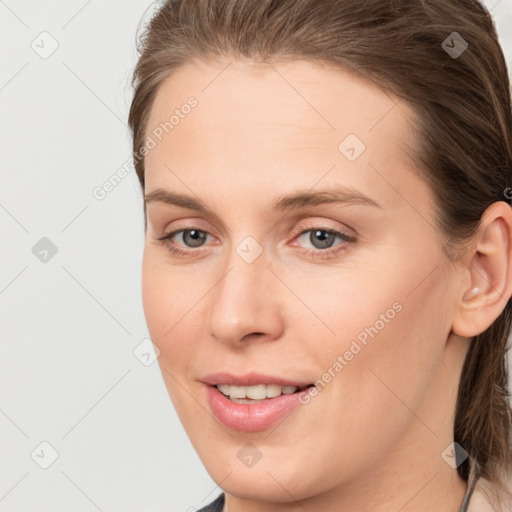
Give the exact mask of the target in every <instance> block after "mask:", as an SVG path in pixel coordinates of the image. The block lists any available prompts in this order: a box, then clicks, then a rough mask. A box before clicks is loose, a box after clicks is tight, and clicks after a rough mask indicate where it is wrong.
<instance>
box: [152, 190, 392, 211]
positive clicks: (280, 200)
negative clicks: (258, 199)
mask: <svg viewBox="0 0 512 512" xmlns="http://www.w3.org/2000/svg"><path fill="white" fill-rule="evenodd" d="M155 202H160V203H165V204H170V205H174V206H179V207H182V208H187V209H189V210H194V211H197V212H201V213H204V214H210V215H214V214H213V212H212V211H211V210H210V209H209V208H208V207H206V206H205V205H204V204H203V203H202V202H201V201H199V200H197V199H194V198H193V197H191V196H187V195H184V194H178V193H176V192H171V191H170V190H165V189H162V188H158V189H156V190H153V191H152V192H149V193H148V194H146V195H145V197H144V205H145V206H146V205H147V204H149V203H155ZM322 204H362V205H370V206H375V207H377V208H382V206H381V205H380V204H379V203H377V202H376V201H375V200H373V199H371V198H370V197H368V196H366V195H364V194H362V193H361V192H359V191H357V190H353V189H347V188H346V187H341V186H340V187H338V188H335V189H329V190H317V191H311V190H305V191H297V192H294V193H292V194H288V195H282V196H279V197H277V199H276V200H275V201H273V202H272V203H271V205H270V210H271V212H272V213H274V214H278V213H280V212H283V211H288V210H293V209H298V208H305V207H307V206H318V205H322Z"/></svg>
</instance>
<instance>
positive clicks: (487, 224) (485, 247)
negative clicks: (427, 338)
mask: <svg viewBox="0 0 512 512" xmlns="http://www.w3.org/2000/svg"><path fill="white" fill-rule="evenodd" d="M511 242H512V208H511V207H510V205H508V204H507V203H505V202H504V201H498V202H495V203H493V204H492V205H490V206H489V207H488V208H487V209H486V210H485V212H484V213H483V214H482V218H481V222H480V226H479V228H478V231H477V232H476V233H475V235H474V236H473V238H472V242H471V243H470V244H469V245H468V250H469V252H468V253H467V254H465V255H464V257H463V258H462V259H461V260H460V261H459V263H460V264H461V265H463V266H464V269H463V273H462V274H461V275H463V276H464V279H463V283H462V284H461V287H460V291H459V303H458V305H457V306H456V311H455V316H454V319H453V325H452V332H454V333H455V334H458V335H459V336H464V337H467V338H471V337H473V336H477V335H478V334H481V333H482V332H484V331H485V330H486V329H487V328H488V327H489V326H490V325H492V323H493V322H494V320H496V318H498V316H499V315H500V314H501V312H502V311H503V309H504V308H505V306H506V304H507V302H508V300H509V299H510V297H511V295H512V244H511Z"/></svg>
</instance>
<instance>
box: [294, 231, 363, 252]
mask: <svg viewBox="0 0 512 512" xmlns="http://www.w3.org/2000/svg"><path fill="white" fill-rule="evenodd" d="M295 239H296V240H299V241H302V244H303V243H310V244H311V245H312V246H313V249H311V248H306V249H305V250H303V251H302V252H303V253H305V254H308V255H311V256H318V257H321V258H326V257H332V256H334V255H336V254H337V253H338V252H340V251H342V250H345V249H346V248H347V245H348V243H354V242H355V241H356V239H355V238H354V237H352V236H349V235H347V234H345V233H343V232H341V231H336V230H334V229H329V228H324V227H315V228H310V229H306V230H302V231H301V232H300V233H299V235H298V236H297V237H295ZM336 239H338V240H340V241H341V243H338V244H337V245H334V248H333V244H334V243H335V241H336Z"/></svg>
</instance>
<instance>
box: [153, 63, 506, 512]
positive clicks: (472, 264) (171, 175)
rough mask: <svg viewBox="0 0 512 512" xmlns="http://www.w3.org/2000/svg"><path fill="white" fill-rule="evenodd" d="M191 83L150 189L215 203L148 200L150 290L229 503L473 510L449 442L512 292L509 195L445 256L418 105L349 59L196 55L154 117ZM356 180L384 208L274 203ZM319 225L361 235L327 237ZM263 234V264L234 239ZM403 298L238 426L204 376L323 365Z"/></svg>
mask: <svg viewBox="0 0 512 512" xmlns="http://www.w3.org/2000/svg"><path fill="white" fill-rule="evenodd" d="M228 64H229V65H228ZM226 66H227V67H226ZM190 96H194V97H195V98H196V99H197V100H198V105H197V106H196V107H195V108H194V109H193V110H192V111H191V112H190V114H188V115H187V116H185V117H184V118H183V119H180V122H179V124H178V125H176V126H175V127H174V129H173V130H172V131H171V132H170V133H169V134H168V135H166V136H164V137H163V139H162V141H161V142H159V143H158V144H157V145H156V147H155V148H153V149H152V150H151V151H150V152H149V154H148V155H147V157H146V194H148V193H150V192H153V191H155V190H156V189H159V188H161V189H166V190H170V191H173V192H177V193H182V194H187V195H189V196H191V197H193V198H194V199H196V200H199V201H201V202H202V203H203V204H204V205H206V206H207V207H208V208H209V209H210V210H211V212H212V213H211V214H205V213H198V212H196V211H193V210H189V209H187V208H183V207H177V206H173V205H169V204H165V203H163V202H158V201H153V202H148V203H147V215H148V225H147V232H146V242H145V248H144V258H143V303H144V311H145V315H146V320H147V324H148V328H149V331H150V335H151V338H152V340H153V342H154V343H155V345H157V346H158V347H159V349H160V351H161V354H160V357H159V359H158V361H159V364H160V367H161V370H162V374H163V377H164V380H165V383H166V386H167V389H168V392H169V395H170V397H171V399H172V401H173V403H174V406H175V408H176V410H177V413H178V415H179V417H180V419H181V421H182V423H183V425H184V427H185V429H186V431H187V433H188V435H189V437H190V440H191V442H192V443H193V445H194V447H195V449H196V450H197V452H198V454H199V456H200V458H201V460H202V461H203V463H204V465H205V467H206V469H207V470H208V472H209V473H210V475H211V476H212V478H213V479H214V480H215V481H216V482H217V483H218V484H219V485H220V486H221V487H222V489H223V490H224V491H225V492H226V504H227V509H228V510H229V512H239V511H242V510H243V511H260V510H265V511H281V510H282V511H299V510H307V511H308V512H315V511H320V510H322V511H324V512H325V511H335V510H336V511H340V510H358V511H372V512H391V511H393V512H396V511H398V510H401V511H405V512H407V511H416V512H421V511H431V510H436V511H440V512H444V511H446V512H449V511H450V512H456V511H457V510H458V508H459V506H460V504H461V502H462V499H463V496H464V493H465V491H466V484H465V482H463V481H462V480H461V479H459V478H458V476H457V473H456V470H454V469H452V468H451V467H450V466H449V465H448V464H447V463H446V462H445V461H444V460H443V458H442V457H441V454H442V452H443V450H445V448H446V447H447V446H448V445H449V444H450V443H451V442H452V441H453V423H454V414H455V404H456V397H457V386H458V382H459V379H460V374H461V370H462V365H463V361H464V357H465V355H466V352H467V349H468V346H469V343H470V341H469V339H468V338H470V337H471V336H474V335H476V334H478V333H480V332H482V331H483V330H485V329H486V328H487V327H488V326H489V325H490V324H491V323H492V322H493V321H494V319H495V318H496V317H497V316H498V315H499V313H500V312H501V311H502V310H503V308H504V306H505V304H506V299H507V298H508V297H510V295H511V293H512V291H511V278H510V263H511V252H510V234H511V227H510V226H511V225H512V221H511V213H510V208H509V207H508V205H507V204H506V203H504V202H499V203H495V204H494V205H492V207H490V208H489V209H488V210H487V211H486V212H485V214H484V219H483V222H482V225H481V226H480V230H479V231H478V233H477V235H475V237H474V239H473V240H471V242H470V243H469V244H468V246H467V249H466V251H465V252H464V253H463V257H462V258H460V259H457V261H451V260H450V259H448V258H447V256H446V252H445V251H443V239H442V237H441V235H440V233H439V231H438V230H437V229H436V228H435V222H434V202H433V195H432V193H431V191H430V189H429V187H428V186H427V185H426V183H425V182H424V181H422V180H421V179H420V178H419V177H418V173H417V172H416V171H415V169H414V164H413V162H412V161H411V160H410V159H409V158H408V157H407V149H408V148H414V140H413V135H412V131H411V123H413V122H414V112H413V111H412V109H411V108H410V107H409V106H407V105H406V104H405V103H404V102H397V98H395V97H391V96H389V95H387V94H385V93H384V92H382V91H381V90H380V89H379V88H377V87H376V86H375V85H373V84H370V83H368V82H366V81H363V80H362V79H360V78H358V77H356V76H355V75H353V74H352V73H349V72H348V71H344V70H340V69H337V68H333V67H329V66H328V65H322V64H321V63H318V62H316V63H310V62H305V61H297V62H293V63H292V62H280V63H276V62H273V63H272V64H270V63H264V64H255V63H254V62H252V61H242V60H232V59H226V60H224V61H222V62H218V63H213V62H212V63H202V62H201V63H200V62H196V63H191V64H189V65H187V66H185V67H183V68H180V69H179V70H178V71H177V72H175V73H174V74H173V75H172V76H170V77H169V78H168V80H167V81H166V82H164V84H163V85H162V86H161V88H160V89H159V92H158V94H157V96H156V99H155V102H154V104H153V107H152V110H151V115H150V119H149V122H148V129H147V133H148V134H149V133H150V130H151V128H152V127H155V126H157V125H158V124H159V123H161V122H165V121H166V120H167V119H168V118H169V115H170V113H172V111H173V109H175V108H179V106H180V105H182V104H184V103H185V102H186V100H187V98H189V97H190ZM349 134H356V135H357V137H358V138H359V139H360V140H361V141H363V142H364V144H365V146H366V149H365V150H364V151H363V152H362V154H361V155H360V156H359V157H358V158H357V159H356V160H354V161H350V160H349V159H347V158H346V157H345V156H344V154H343V153H342V152H340V150H339V148H338V147H339V145H340V143H341V142H342V141H343V140H344V139H345V138H346V137H347V135H349ZM340 186H343V187H348V188H350V189H355V190H358V191H359V192H360V193H362V194H365V195H366V196H368V197H370V198H371V199H372V200H373V201H375V202H376V203H378V204H379V205H380V207H377V206H372V205H367V204H329V205H316V206H315V205H313V206H308V207H306V208H297V209H293V210H291V211H288V212H279V213H277V214H276V213H273V212H272V211H271V209H270V206H269V205H270V204H271V202H272V201H274V200H275V199H276V198H277V197H279V196H281V195H285V194H290V193H293V192H296V191H298V190H301V191H311V190H312V191H318V190H323V189H332V188H334V187H340ZM180 229H196V230H203V231H205V232H207V233H209V235H207V237H206V239H205V241H204V243H203V245H202V246H199V247H195V246H193V245H192V246H191V241H190V240H191V239H190V238H189V237H185V238H184V237H183V234H184V233H183V232H181V233H178V234H177V235H175V236H174V238H173V239H172V240H169V241H167V243H163V242H161V241H159V240H158V238H161V237H163V236H165V235H166V234H168V233H171V232H173V231H177V230H180ZM308 229H309V230H313V231H307V232H306V233H305V234H301V233H304V232H305V231H306V230H308ZM318 229H332V230H336V231H339V232H341V233H345V234H347V235H349V236H351V237H354V238H355V239H356V240H355V241H354V242H347V241H344V240H343V239H340V238H339V237H335V238H334V239H333V240H332V244H331V247H327V248H325V249H322V248H321V247H322V246H321V242H320V241H319V239H318V238H314V236H313V235H314V233H315V231H316V230H318ZM248 236H251V237H253V238H254V239H255V240H256V241H257V242H258V244H259V245H260V246H261V249H262V253H261V255H260V256H259V257H258V258H257V259H256V260H255V261H254V262H252V263H247V262H246V261H245V260H244V259H243V258H242V257H241V256H240V255H239V253H237V250H236V249H237V246H238V245H239V244H240V243H241V242H242V241H243V240H244V239H245V238H246V237H248ZM311 237H313V238H311ZM187 244H188V245H187ZM313 244H315V245H313ZM170 246H174V247H177V248H180V249H183V250H186V251H187V250H188V251H189V254H188V255H185V256H176V255H173V254H172V253H171V252H170V251H169V247H170ZM308 250H309V251H313V252H315V253H316V254H315V255H312V254H311V253H309V254H308V252H307V251H308ZM322 251H323V255H324V257H319V255H320V254H321V253H322ZM328 251H330V253H329V252H328ZM335 251H338V252H335ZM474 287H477V289H478V290H477V292H476V293H473V294H469V293H468V292H469V291H470V290H472V289H473V288H474ZM472 295H473V296H472ZM394 303H399V304H400V306H401V310H400V311H399V312H397V313H396V315H394V318H393V319H391V320H389V321H388V322H386V323H385V325H384V327H383V328H381V329H380V330H379V332H378V334H377V335H375V337H374V338H369V340H368V343H367V345H366V346H364V347H363V348H362V350H361V351H360V352H359V353H358V354H357V355H355V356H354V357H353V359H352V360H350V361H348V363H347V364H346V365H344V366H343V369H342V370H341V371H338V372H336V373H335V376H334V377H333V378H332V379H331V381H330V382H329V383H328V384H327V385H326V386H325V388H324V389H322V390H321V391H320V392H319V393H318V395H317V396H315V397H313V398H312V399H311V400H310V402H309V403H308V404H307V405H301V406H300V407H298V408H297V409H295V410H294V411H293V412H292V413H291V414H290V415H289V416H288V417H287V418H286V419H285V420H284V421H282V422H281V423H280V424H279V425H278V426H275V427H272V428H270V429H267V430H265V431H262V432H252V433H248V432H240V431H237V430H233V429H228V428H226V427H224V426H223V425H221V424H220V423H219V422H218V421H217V420H216V419H215V418H214V417H213V415H212V413H211V410H210V408H209V405H208V402H207V400H206V395H205V387H204V385H203V384H202V383H201V379H202V378H203V377H204V376H205V375H206V374H208V373H212V372H218V371H228V372H231V373H235V374H244V373H247V372H250V371H255V372H261V373H266V374H270V375H276V376H281V377H286V378H290V379H294V380H300V381H307V382H315V381H317V379H319V378H321V376H322V375H323V374H324V373H325V372H326V371H327V370H328V369H329V368H332V367H333V363H334V362H335V361H336V360H337V357H338V356H339V355H343V354H344V353H345V352H346V351H347V350H348V349H349V348H350V346H351V343H352V341H353V340H354V339H356V337H357V335H358V334H360V333H361V332H362V331H364V329H365V328H368V327H370V326H373V325H375V323H376V321H377V320H379V318H381V316H380V315H381V314H384V313H385V312H386V311H387V310H389V309H390V308H392V305H393V304H394ZM247 442H251V443H253V444H254V445H255V446H256V447H257V448H258V449H259V451H260V452H261V459H260V460H259V461H258V462H257V463H256V464H255V465H254V466H252V467H246V466H245V465H244V464H242V463H241V461H240V459H239V458H238V457H237V453H238V452H239V450H240V449H241V448H242V447H243V446H244V445H245V444H246V443H247Z"/></svg>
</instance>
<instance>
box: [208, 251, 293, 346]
mask: <svg viewBox="0 0 512 512" xmlns="http://www.w3.org/2000/svg"><path fill="white" fill-rule="evenodd" d="M270 267H271V262H270V261H269V260H268V259H267V258H266V254H265V251H263V253H262V254H261V255H260V256H259V257H258V258H257V259H256V260H254V261H252V262H248V261H246V260H245V259H244V258H243V257H241V256H240V255H239V254H238V253H237V252H236V250H233V251H232V254H230V257H229V260H228V261H226V266H225V267H224V272H223V275H222V276H221V278H220V281H218V283H217V285H216V286H215V287H214V289H213V290H212V294H211V297H210V301H211V302H210V304H211V307H210V311H209V314H208V320H207V322H208V330H209V333H210V335H211V336H212V337H213V338H214V339H215V340H217V341H219V342H222V343H225V344H227V345H230V346H231V347H242V346H246V345H247V343H248V342H251V343H253V342H255V341H256V340H260V341H270V340H275V339H278V338H279V337H280V336H281V334H282V328H283V316H282V315H283V304H282V293H283V290H282V288H283V285H282V283H281V282H280V281H279V279H278V278H277V277H276V275H275V270H273V269H272V270H270ZM280 286H281V290H280V289H279V287H280ZM251 340H252V341H251Z"/></svg>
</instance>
